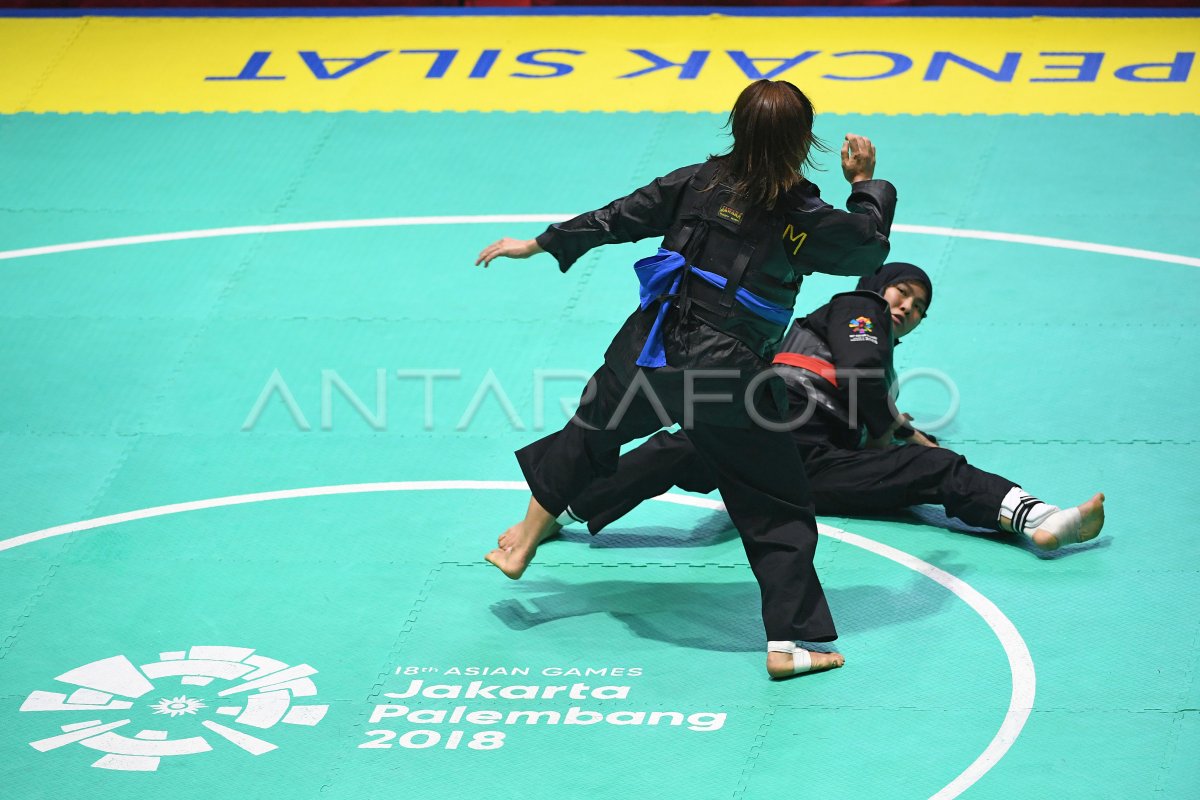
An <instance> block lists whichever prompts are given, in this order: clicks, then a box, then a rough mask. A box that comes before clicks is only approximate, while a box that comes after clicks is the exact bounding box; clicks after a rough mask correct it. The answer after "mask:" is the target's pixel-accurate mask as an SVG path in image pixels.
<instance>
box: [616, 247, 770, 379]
mask: <svg viewBox="0 0 1200 800" xmlns="http://www.w3.org/2000/svg"><path fill="white" fill-rule="evenodd" d="M685 269H687V270H691V272H692V274H693V275H697V276H699V277H700V278H703V279H704V280H705V281H707V282H709V283H711V284H712V285H713V286H716V287H717V288H718V289H724V288H725V284H726V283H727V281H726V280H725V278H724V277H722V276H720V275H718V274H716V273H715V272H708V271H707V270H703V269H700V268H699V267H693V266H689V265H688V263H687V262H686V261H685V260H684V258H683V256H682V255H680V254H679V253H676V252H675V251H674V250H665V249H663V248H661V247H660V248H658V253H657V255H653V256H649V257H647V258H643V259H641V260H639V261H637V262H636V263H635V264H634V265H633V270H634V272H636V273H637V277H638V283H639V284H641V287H640V296H641V307H642V310H643V311H644V310H645V309H646V308H647V307H648V306H649V305H650V304H651V303H653V302H654V301H655V300H657V299H659V298H660V297H662V296H663V295H666V294H675V293H676V292H678V291H679V282H680V281H681V280H682V279H683V272H684V270H685ZM734 296H735V297H736V299H737V301H738V302H739V303H741V304H742V305H743V306H745V307H746V308H748V309H749V310H750V311H751V312H752V313H754V314H755V315H757V316H759V317H762V318H763V319H765V320H767V321H768V322H774V323H775V324H777V325H786V324H787V322H788V320H790V319H791V318H792V309H790V308H784V307H783V306H777V305H775V304H774V303H772V302H770V301H768V300H764V299H762V298H761V297H759V296H758V295H756V294H754V293H753V292H749V291H747V290H745V289H742V288H740V287H739V288H738V290H737V292H736V293H735V295H734ZM670 306H671V301H669V300H664V301H663V303H662V305H661V306H659V308H658V316H657V317H656V318H655V320H654V325H653V326H652V327H651V328H650V333H649V335H647V336H646V344H645V346H643V347H642V352H641V355H639V356H638V359H637V362H636V363H637V365H638V366H639V367H665V366H666V365H667V353H666V350H665V348H664V347H663V339H662V323H663V317H665V316H666V314H667V309H668V308H670Z"/></svg>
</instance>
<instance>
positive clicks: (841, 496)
mask: <svg viewBox="0 0 1200 800" xmlns="http://www.w3.org/2000/svg"><path fill="white" fill-rule="evenodd" d="M785 435H786V434H785ZM792 446H793V447H794V448H795V450H796V452H797V454H798V455H799V456H800V457H801V459H802V461H803V463H804V472H803V474H801V475H800V476H799V479H800V480H801V481H803V482H804V483H806V484H807V485H808V489H809V492H810V493H811V495H812V498H813V500H814V501H815V504H816V510H817V513H819V514H839V515H841V514H870V513H879V512H887V511H895V510H896V509H900V508H905V507H907V506H912V505H919V504H922V503H933V504H937V505H941V506H944V507H945V509H946V513H947V514H948V515H949V516H952V517H958V518H959V519H961V520H962V521H963V522H965V523H967V524H968V525H974V526H976V527H980V528H996V527H997V524H996V523H997V517H998V516H999V513H1000V503H1001V501H1002V500H1003V499H1004V495H1006V494H1007V493H1008V491H1009V490H1010V489H1012V488H1013V487H1014V486H1016V485H1017V484H1015V483H1013V482H1012V481H1010V480H1008V479H1007V478H1002V477H1000V476H999V475H994V474H992V473H990V472H984V471H983V470H981V469H977V468H976V467H973V466H971V465H970V464H968V463H967V460H966V458H964V457H963V456H961V455H959V454H958V453H955V452H954V451H952V450H947V449H946V448H944V447H921V446H919V445H907V446H897V447H889V448H887V449H885V450H843V449H840V448H836V447H831V446H826V445H812V444H811V443H809V442H794V443H793V445H792ZM673 486H678V487H679V488H681V489H686V490H687V491H689V492H711V491H712V490H713V488H714V487H715V486H716V484H715V482H714V480H713V475H712V473H711V472H710V471H709V469H708V466H707V464H706V462H705V460H704V459H703V458H701V457H700V456H699V454H698V453H697V451H696V447H695V446H694V445H693V443H692V442H691V440H690V439H689V436H688V435H684V433H683V432H682V431H679V432H676V433H667V432H666V431H662V432H660V433H658V434H656V435H655V436H653V437H651V438H650V439H649V440H648V441H646V443H645V444H643V445H642V446H640V447H638V448H636V449H635V450H633V451H631V452H629V453H626V454H625V455H624V456H621V459H620V464H619V467H618V469H617V472H616V474H615V475H612V476H610V477H607V478H604V479H601V480H598V481H596V482H594V483H593V484H591V485H590V486H589V487H588V488H587V491H585V492H584V493H582V494H581V495H579V496H577V497H576V498H575V500H574V501H572V502H571V510H572V511H573V512H574V513H575V514H576V515H577V516H579V517H581V518H583V519H586V520H587V521H588V530H590V531H591V532H592V533H599V532H600V531H601V530H603V529H604V528H605V527H606V526H607V525H609V524H611V523H612V522H614V521H616V520H618V519H620V518H621V517H623V516H625V515H626V514H628V513H629V512H630V511H632V510H633V509H634V508H635V507H636V506H637V505H639V504H640V503H641V502H642V501H644V500H648V499H649V498H651V497H655V496H656V495H660V494H662V493H663V492H666V491H668V490H669V489H670V488H671V487H673Z"/></svg>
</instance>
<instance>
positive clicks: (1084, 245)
mask: <svg viewBox="0 0 1200 800" xmlns="http://www.w3.org/2000/svg"><path fill="white" fill-rule="evenodd" d="M572 216H574V215H573V214H484V215H474V216H461V215H460V216H435V217H378V218H374V219H340V220H318V221H315V222H283V223H278V224H273V225H240V226H236V227H229V228H207V229H203V230H193V231H176V232H174V233H151V234H146V235H143V236H120V237H117V238H114V239H92V240H90V241H86V242H71V243H68V244H52V245H45V246H43V247H25V248H21V249H19V250H2V251H0V261H5V260H9V259H14V258H30V257H32V256H46V255H51V254H54V253H71V252H75V251H78V250H99V249H101V248H105V247H126V246H129V245H137V244H154V243H157V242H178V241H183V240H187V239H213V238H219V237H222V236H252V235H256V234H269V233H297V232H301V231H330V230H343V229H347V228H395V227H404V226H413V225H487V224H522V223H539V224H542V223H551V222H561V221H563V220H564V219H569V218H571V217H572ZM892 230H893V231H895V232H897V233H915V234H920V235H924V236H948V237H954V238H959V239H984V240H987V241H993V242H1010V243H1013V244H1028V245H1035V246H1038V247H1053V248H1057V249H1060V250H1080V251H1083V252H1086V253H1100V254H1103V255H1111V256H1125V257H1128V258H1140V259H1142V260H1145V261H1162V262H1165V263H1168V264H1185V265H1187V266H1190V267H1200V258H1194V257H1192V256H1181V255H1175V254H1173V253H1159V252H1156V251H1154V250H1138V249H1136V248H1133V247H1118V246H1116V245H1110V244H1096V243H1094V242H1080V241H1075V240H1073V239H1058V238H1055V237H1052V236H1030V235H1027V234H1023V233H1003V232H1000V231H976V230H968V229H965V228H942V227H936V226H932V225H903V224H900V223H897V224H895V225H893V226H892Z"/></svg>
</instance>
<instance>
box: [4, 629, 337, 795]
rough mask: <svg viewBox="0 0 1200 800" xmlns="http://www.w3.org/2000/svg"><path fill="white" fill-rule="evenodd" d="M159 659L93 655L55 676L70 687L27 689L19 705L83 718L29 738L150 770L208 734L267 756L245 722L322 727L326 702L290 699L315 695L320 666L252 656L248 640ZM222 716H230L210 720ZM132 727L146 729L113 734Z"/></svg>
mask: <svg viewBox="0 0 1200 800" xmlns="http://www.w3.org/2000/svg"><path fill="white" fill-rule="evenodd" d="M158 658H159V660H158V661H153V662H150V663H148V664H142V665H141V666H140V667H138V666H134V664H133V662H132V661H130V660H129V659H128V658H126V657H125V656H112V657H111V658H104V659H101V660H99V661H93V662H91V663H89V664H84V665H83V666H82V667H76V668H75V669H72V670H69V671H67V672H64V673H63V674H62V675H59V676H58V677H57V678H55V680H57V681H62V682H63V683H67V684H71V685H72V686H76V687H78V688H76V689H75V691H73V692H71V694H69V695H67V694H64V693H60V692H46V691H40V690H38V691H34V692H32V693H30V695H29V697H27V698H25V702H24V703H22V704H21V711H30V712H73V713H74V714H75V715H76V716H77V718H78V717H80V716H81V717H84V719H81V720H78V721H72V722H69V723H67V724H65V725H61V726H59V729H60V730H61V731H62V733H61V734H57V735H55V736H51V737H49V738H47V739H39V740H37V741H35V742H30V743H29V744H30V746H31V747H33V748H34V749H35V750H39V751H41V752H43V753H44V752H46V751H49V750H54V749H57V748H59V747H64V746H66V745H69V744H75V743H78V744H81V745H83V746H84V747H87V748H90V749H92V750H96V751H99V752H101V753H104V754H105V755H104V756H103V757H101V758H100V759H99V760H98V761H95V762H93V763H92V766H93V767H99V768H100V769H113V770H127V771H136V772H153V771H154V770H157V769H158V765H159V762H160V761H161V760H162V759H163V757H164V756H187V755H194V754H196V753H206V752H209V751H211V750H212V749H213V745H212V744H210V741H211V742H217V743H219V742H220V741H221V740H222V739H223V740H225V742H227V743H228V744H232V745H235V746H237V747H240V748H241V749H242V750H244V751H246V752H247V753H249V754H251V755H254V756H261V755H262V754H264V753H268V752H270V751H271V750H274V749H275V748H276V747H277V745H274V744H272V743H271V742H268V741H266V740H264V739H261V738H259V737H258V736H256V735H254V734H253V733H250V732H248V731H247V729H248V728H249V729H253V730H255V731H256V732H257V731H262V730H264V729H266V728H270V727H272V726H274V725H276V724H277V723H279V722H283V723H285V724H289V725H309V726H311V725H316V724H317V723H318V722H320V721H321V719H322V718H323V717H324V716H325V712H326V711H328V710H329V706H327V705H292V701H293V700H294V699H295V698H297V697H312V696H314V695H316V693H317V687H316V686H315V685H314V684H313V682H312V680H311V679H310V678H309V676H311V675H315V674H316V673H317V670H315V669H313V668H312V667H310V666H309V665H308V664H300V665H298V666H294V667H292V666H288V665H287V664H285V663H284V662H282V661H276V660H275V659H273V658H267V657H265V656H259V655H254V650H253V649H251V648H247V647H223V646H196V647H192V648H191V649H189V650H186V651H185V650H176V651H170V652H165V653H159V654H158ZM214 681H220V682H221V683H224V684H231V685H229V686H225V687H222V686H221V685H220V684H214V683H213V682H214ZM135 701H136V702H135ZM114 712H120V713H114ZM218 715H219V716H221V717H225V718H226V720H225V721H226V722H228V723H230V724H229V725H226V724H222V723H221V722H217V721H215V719H212V718H211V717H215V716H218ZM87 717H99V719H87ZM113 717H124V718H123V719H113ZM126 725H133V726H134V727H141V726H143V725H144V726H146V727H145V728H143V729H142V730H139V731H138V732H137V733H135V734H133V736H132V737H129V736H124V735H123V734H121V733H117V732H116V731H117V729H118V728H124V727H125V726H126ZM231 726H241V727H231ZM126 730H133V728H127V729H126Z"/></svg>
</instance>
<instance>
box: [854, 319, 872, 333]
mask: <svg viewBox="0 0 1200 800" xmlns="http://www.w3.org/2000/svg"><path fill="white" fill-rule="evenodd" d="M873 330H875V323H873V322H871V318H870V317H859V318H857V319H852V320H850V331H851V332H852V333H870V332H871V331H873Z"/></svg>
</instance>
